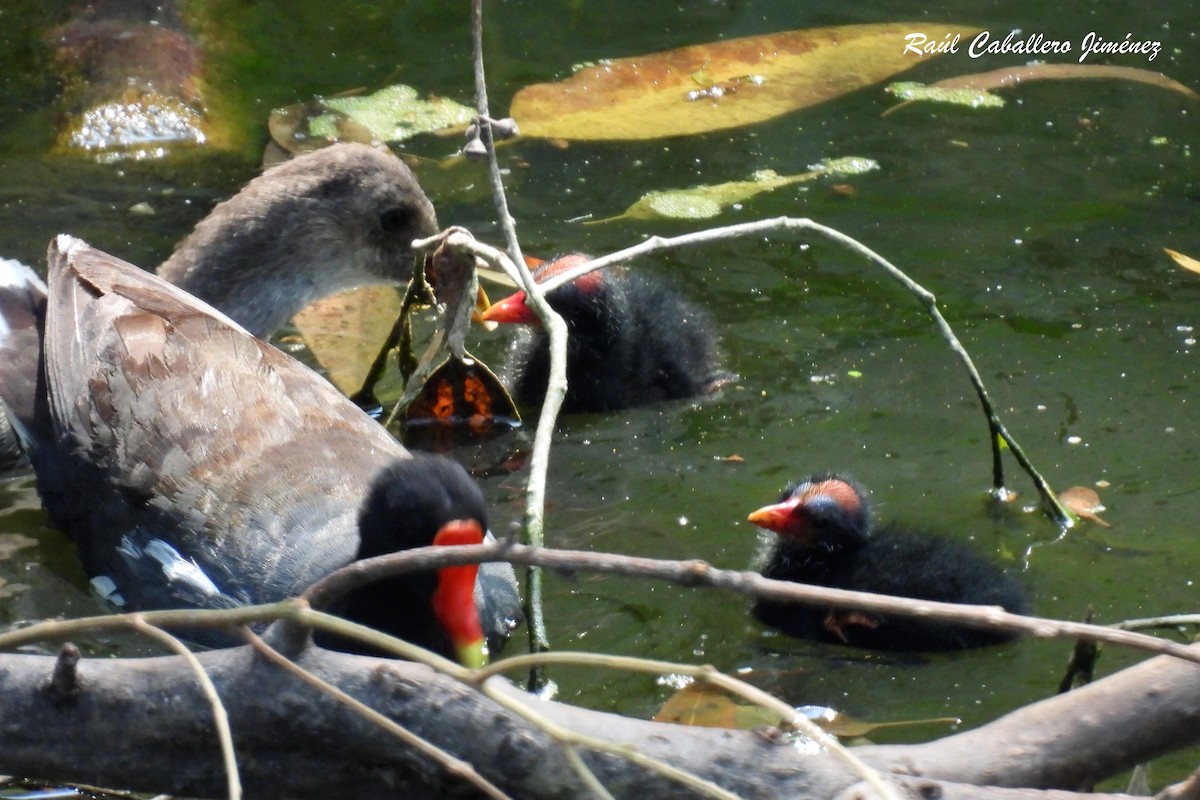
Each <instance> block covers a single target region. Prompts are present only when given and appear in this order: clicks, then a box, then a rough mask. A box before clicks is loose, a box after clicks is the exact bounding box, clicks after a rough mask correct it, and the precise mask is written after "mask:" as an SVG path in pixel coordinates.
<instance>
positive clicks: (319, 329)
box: [292, 286, 400, 395]
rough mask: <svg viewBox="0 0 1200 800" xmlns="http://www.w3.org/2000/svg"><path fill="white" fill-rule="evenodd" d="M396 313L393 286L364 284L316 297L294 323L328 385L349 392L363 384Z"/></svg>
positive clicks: (398, 311) (397, 306) (397, 305)
mask: <svg viewBox="0 0 1200 800" xmlns="http://www.w3.org/2000/svg"><path fill="white" fill-rule="evenodd" d="M398 316H400V295H399V294H398V293H397V291H396V288H395V287H393V286H360V287H358V288H357V289H348V290H346V291H344V292H338V293H337V294H335V295H331V296H330V297H326V298H323V299H321V300H318V301H316V302H315V303H313V304H311V305H310V306H308V307H307V308H305V309H303V310H302V311H301V312H300V313H299V314H297V315H296V317H295V319H293V320H292V321H293V323H294V324H295V326H296V328H297V330H299V331H300V335H301V336H303V337H304V342H305V344H307V345H308V349H309V351H310V352H311V353H312V354H313V358H315V359H316V361H317V363H318V364H320V365H321V366H322V367H323V368H324V369H325V372H326V375H328V377H329V381H330V383H332V384H333V385H334V386H336V387H337V388H338V389H339V390H341V392H342V393H343V394H347V395H349V394H353V393H354V392H357V391H358V389H359V388H360V387H361V386H362V383H363V380H364V379H366V377H367V373H368V372H369V371H370V368H371V364H372V362H374V360H375V356H376V355H377V354H378V352H379V344H380V342H382V341H383V340H384V339H386V338H387V335H388V333H389V332H390V331H391V330H392V323H394V322H395V321H396V317H398Z"/></svg>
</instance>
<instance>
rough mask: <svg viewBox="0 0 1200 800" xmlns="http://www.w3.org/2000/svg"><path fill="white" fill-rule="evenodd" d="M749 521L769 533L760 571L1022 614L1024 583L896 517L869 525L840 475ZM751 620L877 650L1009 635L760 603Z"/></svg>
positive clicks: (948, 646) (861, 501)
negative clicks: (767, 550)
mask: <svg viewBox="0 0 1200 800" xmlns="http://www.w3.org/2000/svg"><path fill="white" fill-rule="evenodd" d="M748 521H749V522H752V523H753V524H755V525H757V526H759V527H761V528H765V529H767V530H769V531H773V532H774V533H776V534H778V540H777V542H776V543H775V545H774V547H773V548H772V550H771V551H770V554H769V555H768V557H767V560H766V563H765V565H764V566H763V568H762V570H761V572H762V574H763V576H764V577H767V578H772V579H775V580H786V581H795V582H797V583H808V584H814V585H817V586H828V587H832V588H837V589H847V590H850V591H857V592H872V593H875V594H885V595H893V596H897V597H908V598H913V599H918V600H932V601H937V602H943V603H963V604H969V605H984V606H999V607H1002V608H1003V609H1004V610H1006V611H1009V612H1012V613H1016V614H1025V613H1028V599H1027V597H1026V592H1025V589H1024V588H1023V587H1022V586H1021V584H1020V583H1019V582H1018V581H1017V580H1016V579H1015V578H1013V577H1012V576H1011V575H1008V574H1007V573H1005V572H1004V571H1003V570H1002V569H1000V568H999V567H997V566H996V565H994V564H993V563H992V562H990V561H989V560H988V559H986V558H985V557H984V556H982V555H981V554H979V553H977V552H975V551H974V550H973V549H971V548H969V547H968V546H966V545H964V544H963V543H961V542H959V541H956V540H953V539H948V538H944V537H940V536H936V535H932V534H929V533H927V532H923V531H918V530H912V529H908V528H905V527H903V526H902V525H899V524H897V523H891V522H888V523H884V524H881V525H873V524H872V522H871V518H870V509H869V506H868V503H867V500H866V497H865V494H864V492H863V490H862V489H861V488H859V486H858V485H856V484H855V483H854V482H852V481H851V480H849V479H848V478H844V477H842V476H839V475H833V474H822V475H814V476H812V477H810V478H807V479H804V480H801V481H799V482H797V483H794V484H792V485H790V486H788V487H787V489H785V490H784V492H783V495H782V496H781V497H780V498H779V501H778V502H777V503H774V504H772V505H769V506H765V507H763V508H760V509H758V510H757V511H755V512H753V513H752V514H750V516H749V517H748ZM754 614H755V616H756V617H758V619H759V620H761V621H762V622H764V623H766V624H767V625H770V626H771V627H774V628H777V629H779V630H781V631H783V632H784V633H786V634H789V635H791V636H796V637H801V638H807V639H815V640H818V641H827V642H834V643H839V644H848V645H853V646H858V647H868V648H874V649H879V650H899V651H916V652H921V651H934V650H957V649H966V648H972V647H982V646H986V645H991V644H997V643H999V642H1004V641H1007V640H1010V639H1012V638H1014V637H1015V634H1014V633H1012V632H1011V631H1003V630H998V629H985V628H970V627H964V626H962V625H961V624H954V623H950V622H945V621H939V620H935V619H926V618H921V617H907V616H900V615H889V614H881V613H876V612H864V611H852V610H849V609H840V608H836V607H824V608H821V607H816V606H811V605H802V604H799V603H788V602H781V601H776V600H760V601H758V603H757V604H756V605H755V607H754Z"/></svg>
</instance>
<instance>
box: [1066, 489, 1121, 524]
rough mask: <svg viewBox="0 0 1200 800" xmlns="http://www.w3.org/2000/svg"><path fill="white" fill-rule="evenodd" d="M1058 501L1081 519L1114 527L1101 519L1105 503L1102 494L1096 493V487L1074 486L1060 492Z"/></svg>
mask: <svg viewBox="0 0 1200 800" xmlns="http://www.w3.org/2000/svg"><path fill="white" fill-rule="evenodd" d="M1058 502H1060V503H1062V505H1063V507H1064V508H1066V509H1067V510H1068V511H1070V512H1071V513H1072V514H1074V515H1075V516H1077V517H1079V518H1080V519H1086V520H1087V521H1088V522H1094V523H1096V524H1097V525H1099V526H1101V527H1103V528H1111V527H1112V526H1111V525H1109V524H1108V523H1107V522H1105V521H1104V520H1102V519H1100V512H1101V511H1103V510H1104V504H1103V503H1101V502H1100V495H1098V494H1096V491H1095V490H1094V489H1089V488H1088V487H1086V486H1072V487H1071V488H1070V489H1067V490H1066V491H1063V492H1061V493H1059V495H1058Z"/></svg>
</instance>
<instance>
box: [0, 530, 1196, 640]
mask: <svg viewBox="0 0 1200 800" xmlns="http://www.w3.org/2000/svg"><path fill="white" fill-rule="evenodd" d="M483 561H508V562H510V563H512V564H523V565H530V564H535V565H537V566H541V567H545V568H547V569H554V570H559V571H562V572H567V573H573V572H593V573H600V574H606V575H625V576H630V577H637V578H648V579H652V580H663V581H669V582H672V583H677V584H680V585H682V586H713V587H716V588H720V589H725V590H728V591H733V592H738V593H739V594H744V595H748V596H750V597H755V598H766V599H769V600H783V601H789V602H797V603H803V604H806V605H817V606H837V607H840V608H849V609H857V610H861V611H871V612H877V613H883V614H892V615H896V616H904V617H920V618H923V619H935V620H938V621H940V622H950V623H954V624H956V625H962V626H964V627H971V628H985V629H995V630H1005V631H1012V632H1016V633H1025V634H1028V635H1030V636H1035V637H1037V638H1039V639H1061V638H1078V637H1086V638H1090V639H1095V640H1096V641H1098V642H1109V643H1111V644H1119V645H1123V646H1126V647H1133V648H1136V649H1139V650H1146V651H1148V652H1152V653H1162V654H1165V655H1172V656H1176V657H1179V658H1183V659H1186V660H1188V661H1194V662H1197V663H1200V651H1195V650H1192V649H1190V648H1188V647H1187V646H1185V645H1181V644H1178V643H1176V642H1171V641H1167V640H1164V639H1159V638H1156V637H1154V636H1147V635H1145V634H1140V633H1135V632H1133V631H1126V630H1121V629H1119V628H1116V627H1111V626H1104V625H1088V624H1085V623H1081V622H1070V621H1067V620H1055V619H1047V618H1042V617H1034V616H1025V615H1022V614H1013V613H1010V612H1008V611H1005V610H1004V609H1002V608H1000V607H999V606H973V605H963V604H959V603H943V602H936V601H933V600H914V599H912V598H908V597H893V596H890V595H882V594H872V593H870V592H852V591H848V590H846V589H834V588H830V587H827V586H816V585H812V584H806V583H793V582H792V581H776V580H771V579H769V578H764V577H763V576H762V575H759V574H758V573H757V572H750V571H734V570H723V569H716V568H715V567H713V566H711V565H710V564H708V563H707V562H705V561H700V560H689V561H673V560H666V559H655V558H643V557H637V556H626V555H614V554H612V553H593V552H582V551H577V550H556V549H551V548H545V547H527V546H524V545H519V544H516V543H512V542H497V543H495V544H483V545H461V546H459V547H453V548H449V547H422V548H417V549H413V550H406V551H404V552H401V553H392V554H390V555H386V556H377V557H376V558H372V559H364V560H362V561H359V562H356V563H355V564H352V565H350V566H349V567H344V568H343V569H342V570H339V571H338V572H336V573H333V574H332V575H330V576H329V577H327V578H325V579H324V580H322V581H321V583H320V584H317V585H315V586H314V588H313V590H312V591H313V593H314V594H313V598H314V602H317V601H320V602H328V601H330V600H332V599H333V598H335V597H337V596H339V595H340V594H341V593H342V592H345V591H350V590H351V589H353V588H355V587H357V586H359V585H362V584H363V583H367V582H369V581H372V580H376V579H378V578H380V577H383V576H385V575H393V574H396V573H397V572H401V571H408V570H416V569H425V570H428V569H436V568H438V567H442V566H446V565H448V564H470V563H477V562H483ZM2 643H3V640H2V639H0V644H2Z"/></svg>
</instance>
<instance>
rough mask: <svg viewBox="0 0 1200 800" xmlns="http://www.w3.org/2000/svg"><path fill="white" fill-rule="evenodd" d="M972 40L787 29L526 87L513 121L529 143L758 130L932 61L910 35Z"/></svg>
mask: <svg viewBox="0 0 1200 800" xmlns="http://www.w3.org/2000/svg"><path fill="white" fill-rule="evenodd" d="M917 30H919V31H922V32H923V33H925V35H926V36H927V37H928V39H929V40H931V41H933V40H946V39H949V38H951V37H954V36H960V37H963V38H966V37H970V36H972V35H974V34H975V33H977V32H978V29H976V28H966V27H961V26H954V25H938V24H933V23H926V22H921V23H900V22H896V23H883V24H872V25H846V26H842V27H834V28H814V29H811V30H799V31H786V32H781V33H770V34H764V35H762V36H751V37H746V38H741V39H730V40H726V41H721V42H710V43H708V44H699V45H691V46H688V47H681V48H678V49H676V50H668V51H665V52H661V53H653V54H650V55H645V56H636V57H632V58H621V59H614V60H606V61H602V62H598V63H596V64H591V65H588V66H585V67H582V68H581V69H579V71H578V72H576V73H575V74H574V75H572V76H571V77H570V78H567V79H566V80H563V81H559V82H557V83H543V84H536V85H533V86H527V87H525V88H524V89H522V90H521V91H519V92H517V94H516V96H515V97H514V98H513V102H512V108H511V112H510V113H511V116H512V117H513V118H515V119H516V121H517V123H518V124H519V125H520V127H521V132H522V134H524V135H525V136H540V137H550V138H562V139H590V140H596V139H656V138H659V137H663V136H686V135H691V134H697V133H706V132H709V131H717V130H724V129H727V128H734V127H740V126H743V125H750V124H753V123H756V122H762V121H763V120H768V119H772V118H774V117H778V116H780V115H782V114H787V113H789V112H792V111H795V110H796V109H800V108H806V107H808V106H811V105H815V104H817V103H821V102H824V101H825V100H829V99H832V98H834V97H839V96H841V95H843V94H846V93H847V92H851V91H854V90H855V89H859V88H862V87H864V86H869V85H871V84H873V83H878V82H879V81H882V80H885V79H887V78H888V77H890V76H892V75H895V74H896V73H898V72H902V71H904V70H906V69H908V68H910V67H913V66H916V65H917V64H919V63H921V61H923V60H925V59H928V58H932V57H934V56H933V55H930V54H918V55H914V54H912V53H906V52H905V36H907V35H909V34H911V33H912V32H913V31H917Z"/></svg>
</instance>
